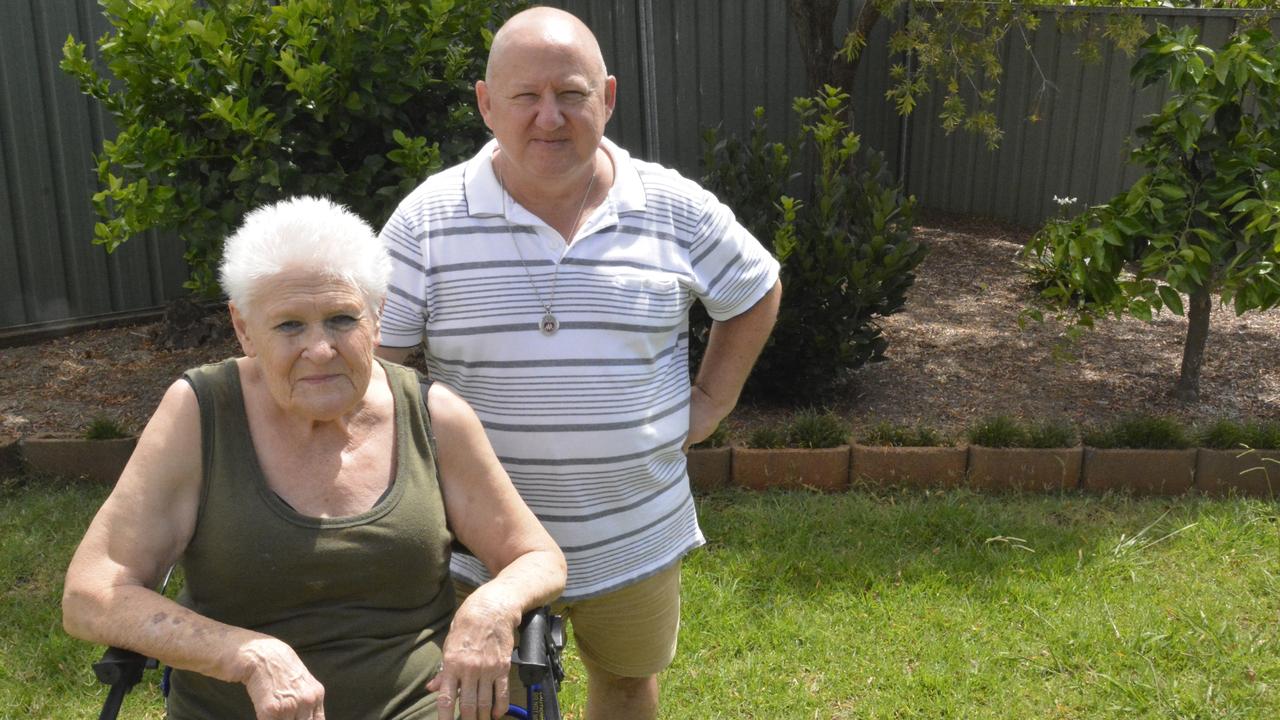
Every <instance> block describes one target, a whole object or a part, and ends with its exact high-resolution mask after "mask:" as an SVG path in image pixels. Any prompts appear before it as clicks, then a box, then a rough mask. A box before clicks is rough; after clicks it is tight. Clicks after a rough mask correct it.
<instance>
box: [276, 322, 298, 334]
mask: <svg viewBox="0 0 1280 720" xmlns="http://www.w3.org/2000/svg"><path fill="white" fill-rule="evenodd" d="M301 329H302V323H300V322H298V321H297V320H285V321H284V322H282V323H280V324H278V325H276V330H279V331H280V332H285V333H291V332H297V331H299V330H301Z"/></svg>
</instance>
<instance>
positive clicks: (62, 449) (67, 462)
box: [0, 437, 1280, 498]
mask: <svg viewBox="0 0 1280 720" xmlns="http://www.w3.org/2000/svg"><path fill="white" fill-rule="evenodd" d="M136 443H137V439H136V438H124V439H120V440H83V439H75V438H47V437H45V438H26V439H23V440H21V441H20V442H17V443H8V444H4V445H2V446H0V475H3V474H16V473H18V472H20V471H21V469H23V468H25V469H27V470H32V471H36V472H41V473H48V474H53V475H66V476H79V477H84V478H86V479H89V480H92V481H94V482H101V483H106V484H113V483H114V482H115V481H116V478H118V477H119V475H120V471H121V470H123V469H124V465H125V463H126V462H127V461H128V459H129V455H130V454H131V453H132V452H133V448H134V445H135V444H136ZM761 471H763V472H761ZM689 477H690V481H691V483H692V485H693V487H694V489H695V490H697V491H699V492H706V491H711V490H716V489H719V488H723V487H728V486H736V487H747V488H749V489H753V490H764V489H771V488H785V489H797V488H815V489H819V490H823V491H825V492H839V491H842V490H844V489H846V488H849V487H857V486H859V485H864V486H865V485H881V486H900V487H916V488H919V487H939V488H944V487H966V488H970V489H973V490H977V491H979V492H986V491H1014V492H1056V491H1058V490H1084V491H1088V492H1104V491H1106V490H1127V491H1131V492H1134V493H1135V494H1140V495H1160V496H1173V495H1180V494H1183V493H1185V492H1187V491H1189V490H1193V489H1194V490H1196V491H1197V492H1201V493H1204V494H1208V495H1225V494H1228V493H1230V492H1232V491H1234V492H1235V493H1236V494H1238V495H1242V496H1247V497H1262V498H1277V497H1280V451H1277V450H1212V449H1208V448H1198V449H1197V448H1192V449H1188V450H1101V449H1098V448H1092V447H1075V448H1067V449H1051V450H1033V449H1016V450H1013V449H999V448H985V447H979V446H969V447H907V448H889V447H872V446H862V445H853V446H849V447H841V448H825V449H820V450H796V449H783V450H778V451H774V450H753V449H748V448H743V447H721V448H694V449H693V450H690V452H689Z"/></svg>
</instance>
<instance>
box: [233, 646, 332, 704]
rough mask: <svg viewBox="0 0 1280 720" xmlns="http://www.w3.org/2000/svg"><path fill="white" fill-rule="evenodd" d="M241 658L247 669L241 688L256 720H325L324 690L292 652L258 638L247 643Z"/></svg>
mask: <svg viewBox="0 0 1280 720" xmlns="http://www.w3.org/2000/svg"><path fill="white" fill-rule="evenodd" d="M241 654H242V657H243V662H244V663H245V665H246V666H247V667H248V673H247V675H246V676H245V679H244V681H243V682H244V686H245V689H246V690H248V691H249V699H250V700H251V701H253V709H254V712H256V713H257V715H258V720H324V686H322V685H321V684H320V683H319V681H317V680H316V679H315V678H314V677H312V676H311V673H310V672H309V671H308V670H307V668H306V666H305V665H303V664H302V659H301V658H299V657H298V654H297V653H295V652H294V651H293V648H291V647H289V646H288V645H286V644H285V643H283V642H281V641H279V640H277V639H275V638H261V639H256V640H252V641H250V642H248V643H246V644H245V645H244V647H243V648H241Z"/></svg>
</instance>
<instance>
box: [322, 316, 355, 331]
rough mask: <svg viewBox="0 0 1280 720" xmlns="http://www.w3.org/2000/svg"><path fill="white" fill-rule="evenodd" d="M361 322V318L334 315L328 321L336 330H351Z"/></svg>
mask: <svg viewBox="0 0 1280 720" xmlns="http://www.w3.org/2000/svg"><path fill="white" fill-rule="evenodd" d="M359 322H360V319H359V318H357V317H352V316H351V315H334V316H333V317H331V318H329V320H328V323H329V325H330V326H331V327H336V328H349V327H352V326H353V325H355V324H357V323H359Z"/></svg>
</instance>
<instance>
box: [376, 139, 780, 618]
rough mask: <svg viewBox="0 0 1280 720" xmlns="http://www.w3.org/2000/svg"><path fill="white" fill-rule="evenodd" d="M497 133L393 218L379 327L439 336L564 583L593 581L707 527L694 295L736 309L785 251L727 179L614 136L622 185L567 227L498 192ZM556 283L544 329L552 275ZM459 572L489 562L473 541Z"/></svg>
mask: <svg viewBox="0 0 1280 720" xmlns="http://www.w3.org/2000/svg"><path fill="white" fill-rule="evenodd" d="M496 147H497V145H496V141H490V143H489V144H488V145H486V146H485V147H484V148H483V149H482V150H481V151H480V153H479V154H478V155H476V156H475V157H474V158H472V159H471V160H470V161H468V162H466V163H463V164H461V165H457V166H455V167H452V168H450V169H448V170H445V171H443V172H441V173H439V174H437V175H434V176H432V177H430V178H428V179H427V180H426V181H425V182H424V183H423V184H422V185H420V186H419V187H418V188H417V189H416V190H414V192H413V193H412V194H410V195H409V196H408V197H407V198H406V199H405V200H404V201H403V202H402V203H401V204H400V206H399V207H398V208H397V209H396V212H395V214H394V215H393V216H392V217H391V219H390V220H389V221H387V224H386V226H385V227H384V228H383V229H382V238H383V240H384V241H385V242H386V244H387V247H388V249H389V250H390V252H391V255H392V259H393V262H394V265H395V271H394V273H393V275H392V279H391V289H390V290H389V292H388V295H387V302H386V307H385V310H384V313H383V319H382V343H383V344H384V345H387V346H390V347H412V346H415V345H417V344H418V343H419V342H420V341H425V343H426V349H427V353H426V356H427V364H428V367H429V369H430V371H431V374H432V377H433V378H435V379H436V380H438V381H441V382H444V383H445V384H447V385H449V386H450V387H451V388H453V389H454V390H456V391H457V392H458V394H459V395H461V396H462V397H463V398H465V399H466V400H467V402H469V403H470V404H471V407H472V408H474V409H475V411H476V414H477V415H478V416H479V417H480V421H481V422H482V423H483V424H484V427H485V431H486V432H487V433H488V436H489V440H490V442H491V443H492V444H493V447H494V450H495V451H496V452H497V454H498V457H499V459H500V460H501V461H502V464H503V466H504V467H505V468H506V470H507V473H508V474H509V475H510V476H511V479H512V481H513V482H514V483H515V485H516V487H517V488H518V489H519V491H520V495H521V496H522V497H523V498H524V500H525V502H526V503H528V504H529V507H530V508H531V509H532V510H533V511H534V513H535V514H537V516H538V518H539V519H540V520H541V521H542V523H543V524H544V525H545V526H546V528H547V530H548V531H549V532H550V533H551V535H552V537H554V538H555V540H556V542H557V543H559V545H560V547H561V549H562V550H563V551H564V553H565V557H566V559H567V560H568V565H569V579H568V585H567V587H566V590H565V594H564V597H565V599H569V600H573V599H581V598H584V597H590V596H593V595H598V594H601V593H605V592H608V591H610V590H613V589H616V588H618V587H621V586H623V585H625V584H627V583H629V582H632V581H635V580H637V579H640V578H643V577H646V576H648V575H651V574H653V573H655V572H658V571H659V570H662V569H663V568H666V567H668V566H670V565H671V564H672V563H673V562H675V561H676V560H678V559H679V558H680V557H681V556H682V555H684V554H685V553H686V552H688V551H689V550H691V549H693V548H695V547H697V546H699V545H701V544H702V543H703V542H704V541H703V537H702V533H701V531H700V530H699V528H698V523H697V517H696V515H695V513H694V506H693V498H692V495H691V494H690V490H689V482H688V477H687V475H686V474H685V458H684V454H683V453H682V452H681V446H682V445H683V443H684V439H685V436H686V435H688V432H689V395H690V390H691V387H690V377H689V322H688V314H689V307H690V305H691V304H692V303H693V302H694V300H695V299H696V300H700V301H701V302H702V303H703V304H704V305H705V306H706V308H707V310H708V312H709V313H710V315H711V316H712V317H713V318H716V319H720V320H723V319H728V318H731V317H734V316H735V315H738V314H740V313H742V312H743V311H745V310H747V309H749V308H750V307H751V306H752V305H754V304H755V303H756V301H758V300H759V299H760V298H761V297H763V296H764V295H765V293H767V292H768V291H769V289H770V288H771V287H772V286H773V284H774V282H775V281H776V280H777V277H778V263H777V261H775V260H774V259H773V257H771V256H770V255H769V253H768V252H767V251H766V250H765V249H764V248H763V247H761V245H760V243H759V242H757V241H756V240H755V238H753V237H752V236H751V235H750V233H748V232H747V231H746V229H744V228H743V227H742V226H741V225H739V224H738V223H737V221H735V220H734V218H733V214H732V213H731V212H730V211H729V209H728V208H727V207H725V206H724V205H723V204H721V203H720V202H719V201H717V200H716V199H715V197H714V196H713V195H711V194H710V193H708V192H707V191H705V190H703V189H702V188H700V187H699V186H698V185H696V184H695V183H693V182H690V181H689V180H686V179H685V178H683V177H681V176H680V175H679V174H678V173H676V172H674V171H672V170H668V169H665V168H663V167H661V166H659V165H655V164H652V163H648V162H642V161H638V160H633V159H631V158H630V157H629V156H628V155H627V153H626V152H625V151H623V150H622V149H621V148H619V147H617V146H616V145H614V144H613V143H611V142H609V141H608V140H605V141H604V142H603V147H604V148H605V150H606V151H607V152H608V153H609V155H610V157H612V159H613V163H614V168H615V180H614V185H613V187H612V188H611V190H610V192H609V195H608V197H607V199H606V200H605V201H604V203H603V204H602V205H601V206H600V207H599V208H597V209H596V210H595V211H594V212H593V213H592V214H591V216H590V217H589V218H587V219H586V220H585V221H584V222H583V224H582V227H581V229H580V230H579V231H578V235H577V237H576V238H575V239H574V241H573V243H572V244H569V245H566V244H565V242H564V239H563V238H562V237H561V236H560V234H559V233H557V232H556V231H555V230H553V229H552V228H551V227H550V226H548V225H547V224H546V223H544V222H543V221H542V220H540V219H539V218H538V217H536V216H535V215H533V214H532V213H530V212H529V211H528V210H526V209H524V208H523V207H521V206H520V205H518V204H516V203H514V201H512V200H510V198H509V197H508V196H506V195H505V193H503V192H502V189H501V186H500V185H499V184H498V181H497V178H496V177H495V175H494V173H493V167H492V164H491V161H492V156H493V153H494V151H495V149H496ZM517 245H518V247H517ZM557 268H558V269H557ZM535 286H536V288H537V290H536V291H535ZM553 286H554V301H553V303H552V311H553V312H554V313H555V315H556V317H557V318H558V319H559V321H560V329H559V330H558V331H557V332H556V333H554V334H553V335H550V336H548V335H543V334H542V333H541V332H540V331H539V322H540V320H541V318H542V316H543V314H544V311H543V308H542V305H541V304H540V302H539V293H541V297H542V298H543V299H544V300H551V298H552V292H553ZM453 572H454V574H455V575H457V576H459V577H461V578H463V579H464V580H466V581H468V582H471V583H475V584H479V583H481V582H483V581H484V580H485V579H487V577H488V574H487V572H486V571H485V569H484V567H483V566H482V565H481V564H480V563H479V562H478V561H477V560H476V559H475V558H473V557H470V556H468V555H464V554H456V555H455V558H454V562H453Z"/></svg>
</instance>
